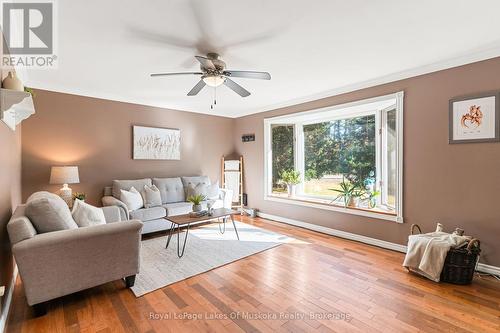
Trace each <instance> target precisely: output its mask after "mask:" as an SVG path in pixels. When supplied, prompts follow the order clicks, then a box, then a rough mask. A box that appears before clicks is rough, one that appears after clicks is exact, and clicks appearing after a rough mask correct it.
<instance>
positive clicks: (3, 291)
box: [0, 286, 5, 297]
mask: <svg viewBox="0 0 500 333" xmlns="http://www.w3.org/2000/svg"><path fill="white" fill-rule="evenodd" d="M4 294H5V286H1V287H0V297H3V295H4Z"/></svg>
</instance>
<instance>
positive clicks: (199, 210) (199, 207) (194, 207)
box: [193, 205, 203, 213]
mask: <svg viewBox="0 0 500 333" xmlns="http://www.w3.org/2000/svg"><path fill="white" fill-rule="evenodd" d="M202 210H203V208H202V207H201V205H193V212H196V213H197V212H201V211H202Z"/></svg>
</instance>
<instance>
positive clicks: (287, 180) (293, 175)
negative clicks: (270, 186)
mask: <svg viewBox="0 0 500 333" xmlns="http://www.w3.org/2000/svg"><path fill="white" fill-rule="evenodd" d="M281 182H282V183H283V184H286V187H287V191H288V197H294V196H295V187H296V186H297V184H299V183H300V172H298V171H296V170H293V169H290V170H284V171H282V172H281Z"/></svg>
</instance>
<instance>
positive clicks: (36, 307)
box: [33, 303, 47, 317]
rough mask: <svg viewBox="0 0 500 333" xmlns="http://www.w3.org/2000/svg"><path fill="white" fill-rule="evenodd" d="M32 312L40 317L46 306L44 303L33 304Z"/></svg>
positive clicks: (45, 311) (43, 313) (44, 312)
mask: <svg viewBox="0 0 500 333" xmlns="http://www.w3.org/2000/svg"><path fill="white" fill-rule="evenodd" d="M33 313H34V314H35V317H42V316H45V315H46V314H47V306H46V304H45V303H38V304H35V305H33Z"/></svg>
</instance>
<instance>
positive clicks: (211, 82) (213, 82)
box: [203, 75, 226, 87]
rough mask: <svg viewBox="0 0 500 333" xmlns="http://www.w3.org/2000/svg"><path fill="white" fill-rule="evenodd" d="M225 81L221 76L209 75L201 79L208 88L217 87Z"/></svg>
mask: <svg viewBox="0 0 500 333" xmlns="http://www.w3.org/2000/svg"><path fill="white" fill-rule="evenodd" d="M224 81H226V78H225V77H224V76H221V75H210V76H205V77H203V82H205V84H206V85H207V86H210V87H218V86H220V85H221V84H223V83H224Z"/></svg>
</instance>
